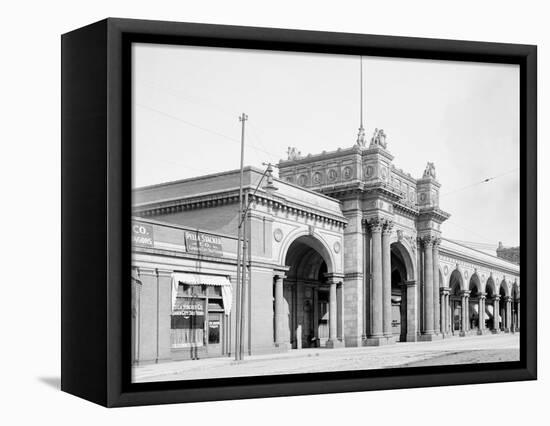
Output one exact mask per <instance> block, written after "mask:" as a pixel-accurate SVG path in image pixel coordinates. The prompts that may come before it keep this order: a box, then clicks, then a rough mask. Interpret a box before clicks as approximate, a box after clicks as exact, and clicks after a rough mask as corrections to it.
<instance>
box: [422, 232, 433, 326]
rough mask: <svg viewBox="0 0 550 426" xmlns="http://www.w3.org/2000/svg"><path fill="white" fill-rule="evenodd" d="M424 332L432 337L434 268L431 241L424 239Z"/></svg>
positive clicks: (430, 238) (430, 239)
mask: <svg viewBox="0 0 550 426" xmlns="http://www.w3.org/2000/svg"><path fill="white" fill-rule="evenodd" d="M422 243H423V246H424V330H423V331H422V334H424V335H428V336H432V335H433V333H434V330H433V328H434V290H433V289H434V280H433V274H434V267H433V250H432V245H433V239H432V237H429V236H428V237H424V238H423V239H422Z"/></svg>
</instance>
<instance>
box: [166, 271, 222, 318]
mask: <svg viewBox="0 0 550 426" xmlns="http://www.w3.org/2000/svg"><path fill="white" fill-rule="evenodd" d="M180 284H187V285H210V286H217V287H221V290H222V300H223V310H224V312H225V314H226V315H229V313H230V312H231V302H232V298H233V288H232V287H231V281H229V278H228V277H226V276H221V275H206V274H193V273H191V272H173V273H172V309H174V306H175V304H176V297H177V294H178V285H180Z"/></svg>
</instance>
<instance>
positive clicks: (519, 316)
mask: <svg viewBox="0 0 550 426" xmlns="http://www.w3.org/2000/svg"><path fill="white" fill-rule="evenodd" d="M520 318H521V315H520V311H519V299H518V331H520V324H521V322H520Z"/></svg>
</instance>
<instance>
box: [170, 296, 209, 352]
mask: <svg viewBox="0 0 550 426" xmlns="http://www.w3.org/2000/svg"><path fill="white" fill-rule="evenodd" d="M180 287H184V286H180ZM188 287H196V286H188ZM179 294H180V293H179V292H178V296H179ZM171 318H172V319H171V330H170V340H171V344H172V347H173V348H185V347H193V346H203V345H204V300H202V299H199V298H196V297H177V299H176V303H175V305H174V310H173V313H172V317H171Z"/></svg>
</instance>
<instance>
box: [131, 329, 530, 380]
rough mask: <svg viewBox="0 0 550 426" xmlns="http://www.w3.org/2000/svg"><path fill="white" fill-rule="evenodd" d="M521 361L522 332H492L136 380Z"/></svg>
mask: <svg viewBox="0 0 550 426" xmlns="http://www.w3.org/2000/svg"><path fill="white" fill-rule="evenodd" d="M517 360H519V334H500V335H492V334H490V335H486V336H472V337H463V338H450V339H445V340H440V341H435V342H416V343H397V344H395V345H390V346H382V347H361V348H339V349H330V350H329V349H301V350H292V351H289V352H286V353H283V354H269V355H255V356H248V357H246V358H245V359H244V360H243V361H241V362H236V361H234V360H233V359H232V358H210V359H201V360H197V361H178V362H166V363H159V364H146V365H140V366H138V367H134V370H133V376H134V377H133V378H134V381H135V382H152V381H167V380H188V379H205V378H219V377H235V376H256V375H266V374H290V373H313V372H322V371H344V370H358V369H362V370H364V369H377V368H389V367H405V366H407V367H409V366H427V365H448V364H463V363H479V362H499V361H517Z"/></svg>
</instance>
